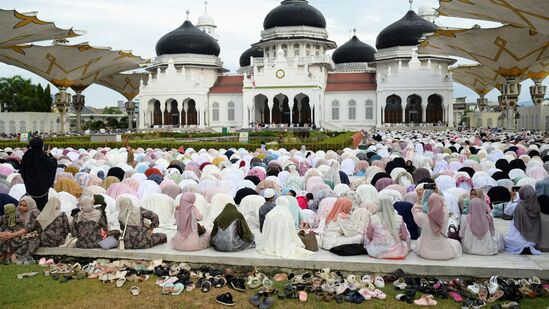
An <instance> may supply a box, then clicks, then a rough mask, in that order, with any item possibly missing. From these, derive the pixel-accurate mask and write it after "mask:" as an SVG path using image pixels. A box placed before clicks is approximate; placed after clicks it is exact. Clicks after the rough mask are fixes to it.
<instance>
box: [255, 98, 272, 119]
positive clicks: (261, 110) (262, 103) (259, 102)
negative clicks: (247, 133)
mask: <svg viewBox="0 0 549 309" xmlns="http://www.w3.org/2000/svg"><path fill="white" fill-rule="evenodd" d="M268 101H269V99H268V98H267V97H266V96H265V95H262V94H258V95H257V96H256V97H255V102H254V121H253V122H254V124H266V123H270V122H271V111H270V109H269V105H268V104H267V102H268Z"/></svg>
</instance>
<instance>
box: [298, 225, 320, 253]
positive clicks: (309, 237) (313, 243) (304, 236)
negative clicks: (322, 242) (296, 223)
mask: <svg viewBox="0 0 549 309" xmlns="http://www.w3.org/2000/svg"><path fill="white" fill-rule="evenodd" d="M297 236H299V239H301V241H302V242H303V244H304V245H305V249H307V250H309V251H314V252H317V251H318V242H317V240H316V235H315V233H314V232H309V233H307V232H305V230H300V231H299V233H297Z"/></svg>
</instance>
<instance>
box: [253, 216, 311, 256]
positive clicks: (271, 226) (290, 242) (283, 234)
mask: <svg viewBox="0 0 549 309" xmlns="http://www.w3.org/2000/svg"><path fill="white" fill-rule="evenodd" d="M262 236H263V237H262V238H263V239H262V241H261V242H260V243H258V245H257V251H258V252H259V253H261V254H265V255H271V256H277V257H280V258H283V259H305V258H307V257H309V256H311V255H312V254H314V252H312V251H308V250H305V245H304V244H303V242H302V241H301V239H299V237H298V236H297V231H296V229H295V225H294V219H293V217H292V214H291V213H290V211H289V209H288V206H284V205H280V206H276V207H275V208H273V210H271V211H270V212H269V213H268V214H267V216H265V222H264V224H263V235H262Z"/></svg>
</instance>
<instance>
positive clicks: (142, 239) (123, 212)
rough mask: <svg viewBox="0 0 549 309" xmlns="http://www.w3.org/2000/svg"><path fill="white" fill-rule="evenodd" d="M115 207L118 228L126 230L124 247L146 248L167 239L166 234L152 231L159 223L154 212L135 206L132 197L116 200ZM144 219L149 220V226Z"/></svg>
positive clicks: (164, 241)
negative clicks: (118, 223)
mask: <svg viewBox="0 0 549 309" xmlns="http://www.w3.org/2000/svg"><path fill="white" fill-rule="evenodd" d="M116 208H117V209H118V220H119V221H120V228H121V229H124V228H125V230H126V231H125V236H124V246H125V247H126V249H148V248H151V247H154V246H156V245H159V244H163V243H166V242H167V241H168V238H167V236H166V234H162V233H153V232H152V230H153V229H155V228H157V227H158V225H159V224H160V221H159V219H158V216H157V215H156V214H155V213H154V212H152V211H149V210H146V209H143V208H141V207H138V206H135V205H134V202H133V201H132V199H130V198H129V197H126V196H122V197H119V198H118V199H117V200H116ZM145 219H149V220H150V221H151V224H150V226H149V227H147V226H145V223H144V220H145Z"/></svg>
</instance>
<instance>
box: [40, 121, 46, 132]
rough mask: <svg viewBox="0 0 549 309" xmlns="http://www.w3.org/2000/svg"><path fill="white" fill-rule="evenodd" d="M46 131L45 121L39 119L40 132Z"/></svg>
mask: <svg viewBox="0 0 549 309" xmlns="http://www.w3.org/2000/svg"><path fill="white" fill-rule="evenodd" d="M44 131H46V123H45V122H44V120H40V132H44Z"/></svg>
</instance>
